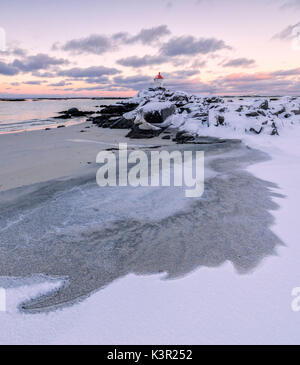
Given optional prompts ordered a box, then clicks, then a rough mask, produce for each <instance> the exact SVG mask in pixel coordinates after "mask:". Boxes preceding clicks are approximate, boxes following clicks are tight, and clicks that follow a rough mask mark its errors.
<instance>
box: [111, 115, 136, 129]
mask: <svg viewBox="0 0 300 365" xmlns="http://www.w3.org/2000/svg"><path fill="white" fill-rule="evenodd" d="M132 126H133V121H132V120H130V119H126V118H123V117H121V118H119V119H117V120H116V121H114V122H113V123H112V124H111V126H110V128H111V129H130V128H132Z"/></svg>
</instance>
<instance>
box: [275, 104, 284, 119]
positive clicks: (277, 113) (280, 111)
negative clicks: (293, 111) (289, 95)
mask: <svg viewBox="0 0 300 365" xmlns="http://www.w3.org/2000/svg"><path fill="white" fill-rule="evenodd" d="M285 111H286V109H285V107H284V106H283V107H282V108H281V109H280V110H279V111H278V112H276V113H273V115H276V116H277V117H278V115H279V114H282V113H284V112H285Z"/></svg>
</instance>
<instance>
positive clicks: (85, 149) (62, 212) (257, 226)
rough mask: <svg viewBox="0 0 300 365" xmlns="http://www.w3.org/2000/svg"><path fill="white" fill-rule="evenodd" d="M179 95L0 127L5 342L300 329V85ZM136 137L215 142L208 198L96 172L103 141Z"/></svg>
mask: <svg viewBox="0 0 300 365" xmlns="http://www.w3.org/2000/svg"><path fill="white" fill-rule="evenodd" d="M167 93H168V91H167ZM170 94H171V93H170V92H169V96H168V95H166V91H164V90H163V89H160V90H153V91H152V90H150V91H149V90H148V91H143V92H141V93H140V94H139V95H138V96H137V97H136V98H133V99H129V100H127V101H126V102H124V103H123V104H126V103H131V104H136V105H134V108H133V110H131V111H129V112H126V113H124V114H125V115H120V116H119V117H120V118H119V119H117V118H116V115H115V116H113V117H111V116H110V118H114V119H111V121H110V122H111V124H115V126H114V128H112V129H110V128H97V124H98V125H100V124H101V123H103V121H106V122H107V120H108V119H109V118H108V114H106V115H105V118H101V115H100V117H98V119H96V120H93V119H91V120H90V121H89V122H86V124H81V125H76V126H71V127H68V128H62V129H55V130H51V131H44V130H41V131H34V132H29V133H18V134H9V135H1V136H0V146H1V147H0V148H1V154H2V156H4V159H2V161H1V164H2V168H1V171H2V172H1V177H2V179H1V184H2V186H1V190H2V192H1V198H2V199H1V207H2V209H4V211H5V212H6V214H5V215H4V217H1V223H0V224H1V232H0V236H1V244H2V250H1V261H2V262H3V263H4V265H2V267H1V271H0V273H1V274H0V275H1V279H0V283H1V285H0V286H2V287H6V288H8V290H7V304H8V305H7V312H6V313H2V312H0V318H1V323H2V324H3V326H2V327H1V330H0V342H1V343H2V344H12V343H17V344H25V343H28V344H37V343H38V344H64V343H66V344H74V343H78V344H92V343H95V344H112V343H118V344H137V343H139V344H148V343H156V344H158V343H161V344H177V343H180V344H192V343H193V344H199V343H200V344H213V343H214V344H216V343H220V344H225V343H228V344H242V343H243V344H245V343H249V344H250V343H251V344H276V343H289V344H294V343H298V342H299V341H298V338H299V328H300V327H299V321H300V315H299V313H297V312H293V311H292V309H291V302H292V300H293V297H292V296H291V291H292V289H293V288H294V287H297V286H299V285H300V283H299V278H298V266H299V259H298V257H299V247H298V242H297V237H298V229H297V222H296V219H297V218H296V217H297V210H298V207H299V203H300V202H299V194H298V193H297V191H298V186H299V182H300V181H299V180H300V177H299V173H298V159H299V157H300V150H299V147H298V140H299V138H300V131H299V125H298V124H299V118H300V115H299V113H298V111H299V106H300V105H299V99H298V98H289V97H283V98H268V99H267V103H266V98H259V97H257V98H239V99H243V100H238V98H235V99H234V100H233V101H230V99H229V100H228V99H226V100H224V99H222V98H198V97H194V96H189V95H187V94H185V93H174V92H173V93H172V95H170ZM172 99H173V100H172ZM270 99H277V100H270ZM123 104H120V105H123ZM241 106H242V109H241V108H240V107H241ZM108 109H109V108H108ZM121 109H122V107H121ZM283 109H284V111H283ZM164 110H167V113H166V114H164V115H163V111H164ZM170 110H171V111H170ZM157 111H158V114H157V113H156V112H157ZM114 114H116V113H115V112H114ZM168 114H170V115H168ZM247 114H248V115H247ZM160 117H162V118H163V120H161V119H160ZM96 118H97V117H96ZM121 118H125V119H126V120H127V121H129V124H128V125H127V126H126V127H127V129H118V128H117V126H116V123H120V124H122V125H124V124H123V123H124V120H123V119H122V120H120V119H121ZM153 121H154V122H153ZM266 121H267V123H266ZM93 122H94V124H93ZM157 122H158V123H157ZM130 123H132V124H130ZM84 126H89V127H90V128H88V129H86V133H81V132H80V131H81V130H82V129H83V128H84ZM128 128H131V130H133V131H134V134H133V137H137V138H138V139H136V138H127V137H126V135H128ZM139 129H140V130H141V131H142V133H143V137H145V135H144V133H146V134H147V133H148V134H149V135H148V136H146V137H149V136H150V137H152V138H146V139H145V138H140V136H138V134H139V133H140V131H139ZM145 131H146V132H145ZM178 132H179V134H178ZM151 134H154V137H153V135H151ZM168 135H169V136H171V137H170V138H169V139H165V138H164V137H165V136H168ZM131 136H132V135H131ZM199 136H200V137H201V138H203V137H206V136H210V137H218V138H221V139H223V141H224V142H223V143H221V144H220V143H217V141H216V140H209V139H207V140H206V141H205V139H201V138H200V137H199ZM199 138H200V139H199ZM172 139H174V141H172ZM229 139H235V142H234V143H232V142H230V140H229ZM237 139H240V140H241V141H242V143H239V142H238V141H236V140H237ZM125 141H126V142H127V143H128V145H129V146H131V147H132V148H142V149H145V150H147V149H151V148H153V147H156V148H157V149H162V148H165V149H168V148H174V146H175V147H176V148H185V146H189V148H191V145H192V148H195V149H201V150H205V153H206V158H207V165H206V168H207V171H208V172H209V173H208V174H207V180H206V182H205V188H206V193H205V194H204V196H203V197H202V198H200V199H198V200H196V201H193V200H192V201H187V200H186V199H184V195H183V194H181V193H182V192H180V191H178V190H176V189H172V188H170V189H160V188H158V189H149V190H147V189H146V190H143V189H134V188H129V187H128V188H126V192H125V190H122V189H121V188H120V189H115V190H112V189H110V188H108V189H109V190H107V191H104V190H101V189H100V188H99V187H97V186H95V182H93V179H94V178H95V171H96V168H97V166H96V164H95V157H96V154H97V152H99V150H101V149H109V148H113V147H114V148H115V147H116V146H117V145H118V143H119V142H125ZM207 142H208V143H207ZM175 143H180V144H178V145H176V144H175ZM61 156H63V157H64V158H61ZM54 179H55V180H56V181H53V180H54ZM57 179H58V180H57ZM49 182H51V183H49ZM124 196H125V197H126V198H124ZM79 268H80V269H79ZM64 280H69V281H68V283H67V284H66V281H65V284H63V281H64ZM297 280H298V281H297ZM59 285H62V287H61V290H60V291H59V292H58V293H56V294H55V292H54V295H53V296H51V295H50V296H49V297H48V298H47V297H46V300H45V298H43V299H42V301H41V303H40V304H41V305H39V300H37V301H36V302H34V301H33V302H30V301H28V299H30V298H36V297H37V296H38V295H39V294H41V293H47V292H49V291H51V290H53V289H55V288H59V287H60V286H59ZM64 285H65V286H64ZM68 285H69V286H68ZM78 299H80V300H78ZM43 301H44V303H43ZM24 303H25V306H24V308H23V311H21V310H20V307H19V306H20V305H23V304H24ZM26 303H27V304H26ZM30 303H31V304H30ZM51 306H52V307H51ZM30 308H31V309H34V310H35V313H32V311H30Z"/></svg>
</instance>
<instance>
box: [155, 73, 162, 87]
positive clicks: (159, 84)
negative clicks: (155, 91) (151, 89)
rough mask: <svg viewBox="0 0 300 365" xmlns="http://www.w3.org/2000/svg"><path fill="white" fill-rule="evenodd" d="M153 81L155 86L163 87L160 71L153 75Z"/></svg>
mask: <svg viewBox="0 0 300 365" xmlns="http://www.w3.org/2000/svg"><path fill="white" fill-rule="evenodd" d="M154 83H155V85H156V87H163V83H164V78H163V77H162V75H161V74H160V72H159V73H158V75H157V76H155V78H154Z"/></svg>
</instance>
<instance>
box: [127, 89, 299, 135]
mask: <svg viewBox="0 0 300 365" xmlns="http://www.w3.org/2000/svg"><path fill="white" fill-rule="evenodd" d="M127 102H129V103H138V104H139V106H138V107H137V109H136V110H134V111H133V112H131V113H126V114H125V115H124V117H125V118H127V119H130V117H134V116H135V115H136V113H138V112H140V111H141V112H147V111H149V112H150V111H154V110H157V111H160V110H162V109H163V108H164V107H170V106H171V105H172V104H174V105H176V112H175V115H174V118H169V119H168V122H167V123H165V124H164V126H166V125H170V127H174V128H178V127H179V126H180V130H185V131H187V132H190V133H192V134H194V135H201V136H202V135H208V136H220V135H221V136H222V135H223V136H225V135H227V134H228V133H231V134H234V135H235V136H236V137H240V138H243V137H244V136H245V135H247V134H257V135H258V134H266V135H273V136H276V135H278V134H280V133H281V131H282V130H283V129H285V128H290V127H291V126H293V125H294V124H300V98H299V97H298V98H296V97H289V96H284V97H278V98H265V97H244V98H239V100H235V101H233V102H231V101H230V100H228V99H225V98H219V97H211V98H207V97H197V96H195V95H189V94H187V93H184V92H178V91H176V92H174V91H171V90H168V89H161V88H157V89H145V90H142V91H141V92H140V93H139V94H138V95H137V96H136V97H134V98H132V99H129V100H128V101H127ZM178 103H179V104H178ZM148 128H149V126H148ZM219 129H221V131H219Z"/></svg>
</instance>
